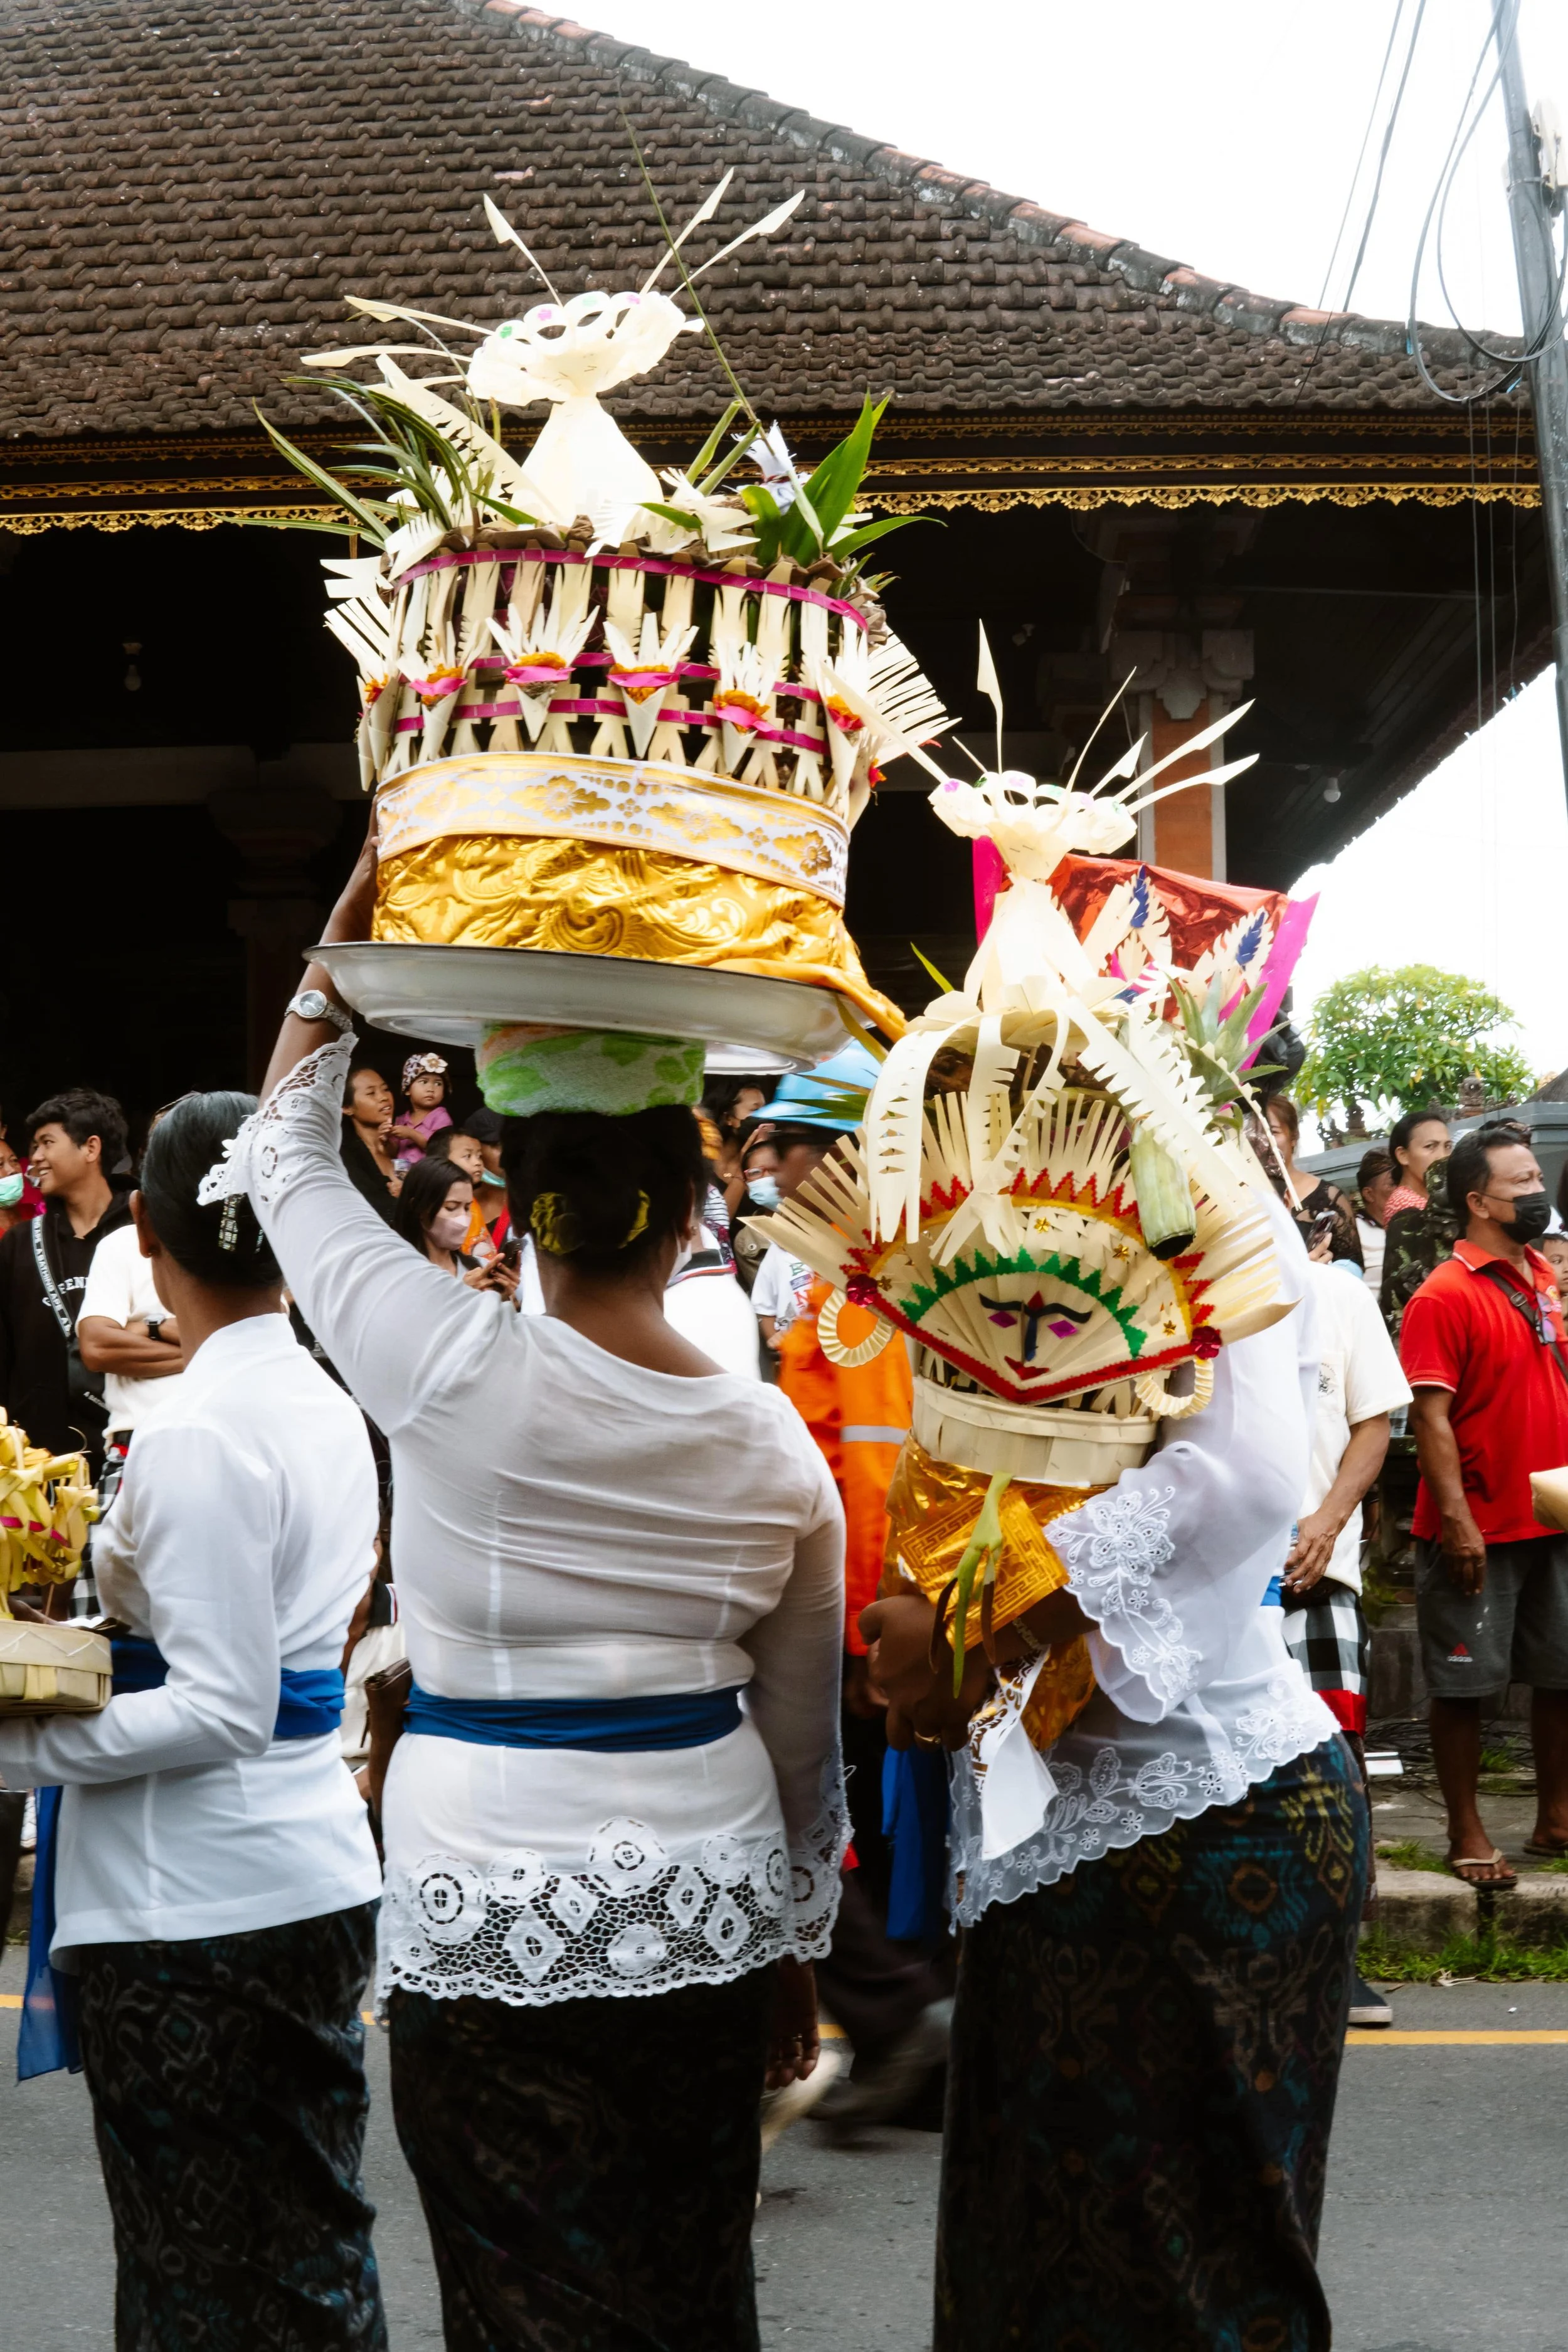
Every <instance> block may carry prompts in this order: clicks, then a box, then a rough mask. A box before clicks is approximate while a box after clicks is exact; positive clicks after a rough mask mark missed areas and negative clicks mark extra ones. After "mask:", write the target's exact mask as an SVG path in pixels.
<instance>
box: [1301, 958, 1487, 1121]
mask: <svg viewBox="0 0 1568 2352" xmlns="http://www.w3.org/2000/svg"><path fill="white" fill-rule="evenodd" d="M1515 1026H1517V1024H1516V1022H1515V1019H1514V1015H1513V1014H1512V1013H1510V1010H1509V1008H1508V1006H1507V1005H1506V1004H1504V1003H1502V1002H1501V1000H1500V998H1498V997H1496V996H1494V995H1493V994H1492V993H1491V992H1490V990H1489V989H1487V988H1484V987H1483V986H1482V985H1481V983H1480V982H1479V980H1467V979H1466V978H1465V976H1464V974H1463V973H1462V972H1457V971H1438V970H1437V968H1436V965H1434V964H1429V963H1407V964H1404V965H1402V966H1401V967H1400V969H1399V970H1398V971H1384V970H1383V968H1382V967H1381V966H1380V965H1374V966H1373V968H1372V969H1371V970H1370V971H1352V972H1349V973H1347V974H1346V976H1345V978H1344V979H1343V980H1337V981H1336V982H1334V984H1333V986H1332V987H1331V988H1328V989H1325V990H1324V992H1323V993H1322V995H1321V996H1320V997H1319V999H1318V1001H1317V1003H1315V1004H1314V1005H1313V1007H1312V1018H1311V1022H1310V1027H1309V1031H1308V1045H1309V1048H1310V1050H1309V1052H1308V1055H1307V1059H1306V1062H1305V1064H1304V1065H1303V1066H1302V1069H1301V1073H1300V1078H1299V1079H1298V1081H1297V1086H1298V1091H1299V1093H1300V1098H1301V1100H1302V1101H1303V1102H1305V1103H1307V1104H1309V1105H1310V1107H1311V1108H1312V1109H1313V1110H1315V1111H1316V1112H1317V1113H1318V1114H1319V1116H1320V1117H1321V1118H1328V1117H1333V1118H1338V1119H1340V1120H1341V1121H1342V1123H1343V1124H1344V1125H1346V1126H1348V1127H1350V1128H1352V1129H1355V1128H1357V1127H1359V1126H1360V1125H1361V1124H1362V1121H1363V1118H1365V1116H1366V1114H1367V1113H1369V1112H1373V1113H1392V1114H1393V1115H1394V1117H1397V1116H1398V1115H1399V1113H1400V1112H1402V1111H1406V1110H1416V1109H1419V1108H1421V1107H1422V1106H1423V1105H1424V1104H1426V1103H1429V1102H1432V1103H1457V1102H1458V1098H1459V1088H1460V1087H1461V1086H1462V1085H1463V1084H1464V1082H1465V1080H1466V1078H1467V1077H1468V1076H1469V1074H1470V1072H1471V1071H1472V1070H1474V1071H1475V1072H1476V1073H1477V1074H1478V1076H1479V1077H1480V1079H1481V1081H1482V1083H1483V1084H1484V1086H1485V1087H1486V1090H1487V1099H1488V1101H1489V1102H1515V1101H1517V1100H1518V1099H1519V1097H1521V1095H1525V1094H1528V1093H1529V1092H1530V1090H1531V1087H1532V1085H1533V1084H1534V1080H1533V1078H1532V1077H1531V1069H1530V1065H1529V1063H1528V1062H1527V1061H1526V1060H1525V1058H1524V1055H1522V1054H1521V1053H1520V1052H1519V1050H1518V1048H1517V1047H1516V1046H1512V1045H1498V1044H1497V1043H1495V1042H1489V1041H1494V1040H1495V1037H1496V1033H1497V1032H1498V1031H1499V1030H1500V1029H1511V1028H1514V1027H1515Z"/></svg>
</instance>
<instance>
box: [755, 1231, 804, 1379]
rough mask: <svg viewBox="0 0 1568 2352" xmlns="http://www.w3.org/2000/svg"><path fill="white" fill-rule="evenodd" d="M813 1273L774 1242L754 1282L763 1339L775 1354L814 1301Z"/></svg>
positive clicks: (756, 1315) (756, 1313)
mask: <svg viewBox="0 0 1568 2352" xmlns="http://www.w3.org/2000/svg"><path fill="white" fill-rule="evenodd" d="M812 1280H813V1276H812V1271H811V1268H810V1266H808V1265H802V1264H801V1262H800V1260H799V1258H797V1257H791V1255H790V1254H789V1252H788V1250H785V1249H780V1247H779V1245H778V1244H777V1242H770V1243H769V1244H768V1247H767V1251H766V1254H765V1255H764V1256H763V1262H762V1264H761V1265H759V1266H758V1268H757V1275H756V1280H755V1281H754V1282H753V1283H752V1314H753V1315H754V1316H755V1317H756V1318H757V1320H758V1322H759V1323H760V1324H761V1325H762V1327H763V1340H764V1341H765V1343H766V1344H767V1346H768V1347H770V1348H771V1349H773V1352H774V1354H775V1355H776V1354H777V1353H778V1349H779V1343H780V1342H781V1340H782V1339H783V1338H784V1333H785V1332H786V1331H787V1330H788V1329H789V1327H790V1325H791V1324H792V1323H793V1322H795V1319H796V1318H797V1317H798V1316H801V1315H804V1314H805V1312H806V1310H807V1307H809V1305H810V1302H811V1285H812Z"/></svg>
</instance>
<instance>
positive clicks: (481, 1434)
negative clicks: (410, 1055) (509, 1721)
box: [235, 1040, 847, 2005]
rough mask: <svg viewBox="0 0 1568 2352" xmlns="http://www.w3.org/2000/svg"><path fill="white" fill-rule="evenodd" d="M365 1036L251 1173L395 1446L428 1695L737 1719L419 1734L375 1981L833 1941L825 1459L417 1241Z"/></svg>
mask: <svg viewBox="0 0 1568 2352" xmlns="http://www.w3.org/2000/svg"><path fill="white" fill-rule="evenodd" d="M351 1053H352V1040H349V1041H343V1042H334V1043H333V1044H331V1045H326V1046H324V1047H322V1048H321V1049H320V1050H319V1051H318V1052H317V1053H315V1054H313V1055H310V1057H309V1058H308V1059H307V1060H306V1061H304V1062H302V1063H301V1064H300V1066H299V1067H298V1068H297V1069H296V1070H295V1071H293V1072H292V1073H291V1074H290V1075H289V1076H288V1077H287V1078H285V1079H284V1080H283V1082H282V1084H281V1085H280V1086H279V1088H278V1089H277V1091H276V1092H275V1093H274V1095H273V1096H272V1097H271V1098H270V1099H269V1100H268V1103H267V1104H266V1105H265V1106H264V1107H263V1108H262V1110H261V1111H260V1112H259V1113H258V1116H257V1118H255V1119H254V1120H252V1121H250V1122H249V1123H248V1124H247V1129H246V1130H245V1132H244V1134H243V1135H242V1137H241V1139H239V1141H238V1142H237V1145H236V1147H235V1160H236V1163H237V1166H238V1167H239V1168H240V1169H241V1170H243V1171H244V1173H245V1175H246V1179H247V1185H248V1188H249V1191H250V1196H251V1199H252V1201H253V1202H254V1203H255V1205H256V1208H257V1211H258V1214H259V1216H260V1219H261V1222H262V1223H263V1225H264V1226H265V1227H266V1229H267V1233H268V1238H269V1239H270V1240H271V1242H272V1244H273V1247H274V1249H275V1250H276V1252H277V1254H278V1256H279V1261H280V1262H281V1264H282V1266H283V1269H284V1272H285V1275H286V1276H287V1278H288V1281H289V1287H290V1288H291V1289H292V1291H293V1292H294V1294H295V1296H296V1297H297V1298H298V1299H299V1302H300V1309H301V1311H302V1313H303V1314H304V1317H305V1319H306V1321H307V1322H308V1323H309V1325H310V1328H311V1330H312V1331H313V1332H314V1333H315V1334H316V1336H317V1338H318V1339H319V1340H320V1341H321V1346H322V1348H323V1349H325V1351H326V1353H327V1355H328V1356H329V1357H330V1359H331V1361H332V1363H333V1364H334V1365H335V1366H336V1367H337V1369H338V1370H339V1371H340V1373H341V1374H342V1377H343V1379H344V1380H345V1381H347V1382H348V1384H349V1386H350V1388H351V1389H352V1390H353V1393H354V1395H355V1396H356V1397H357V1398H358V1399H359V1401H360V1402H361V1403H362V1404H363V1406H364V1408H365V1411H366V1412H369V1413H370V1414H371V1416H372V1418H373V1419H374V1421H375V1422H376V1423H379V1425H380V1427H381V1428H382V1429H384V1431H385V1433H386V1435H387V1437H388V1439H389V1441H390V1444H391V1449H392V1462H393V1475H394V1485H395V1502H394V1511H395V1523H394V1524H395V1536H394V1546H395V1559H396V1564H397V1591H398V1602H399V1610H400V1614H401V1618H402V1622H403V1624H404V1627H405V1632H406V1634H407V1641H408V1655H409V1658H410V1661H411V1663H412V1664H413V1668H414V1675H415V1679H416V1682H417V1683H418V1684H419V1685H420V1686H421V1688H423V1689H424V1690H426V1691H429V1692H432V1693H434V1694H436V1695H437V1696H440V1697H446V1698H468V1699H487V1700H496V1699H512V1698H517V1699H522V1698H549V1699H561V1698H583V1699H592V1698H598V1699H603V1698H608V1697H614V1698H623V1697H636V1696H668V1695H674V1694H679V1693H687V1692H700V1691H715V1690H724V1689H727V1688H731V1687H734V1686H736V1685H744V1686H745V1687H744V1696H743V1699H742V1707H743V1716H742V1722H741V1724H740V1727H739V1728H738V1729H736V1730H734V1731H732V1732H731V1733H729V1734H728V1735H727V1736H726V1737H724V1738H721V1739H718V1740H715V1741H714V1742H712V1743H711V1744H710V1745H709V1746H706V1747H700V1748H681V1749H679V1750H675V1751H666V1752H653V1753H647V1752H642V1753H636V1754H605V1753H599V1752H593V1751H585V1750H583V1749H574V1748H513V1747H491V1746H488V1745H485V1746H479V1745H474V1744H470V1743H469V1742H467V1741H463V1740H457V1739H450V1738H438V1737H435V1736H429V1735H425V1734H416V1733H414V1732H407V1733H405V1735H404V1737H403V1738H402V1739H401V1740H400V1741H399V1743H398V1745H397V1748H396V1749H395V1753H394V1756H393V1760H392V1765H391V1769H390V1771H389V1773H388V1776H387V1782H386V1789H385V1795H384V1810H383V1820H384V1835H385V1843H386V1889H385V1897H384V1903H383V1907H382V1919H381V1969H380V1984H381V1991H382V1995H383V1997H384V1996H385V1994H386V1993H387V1992H388V1991H389V1990H391V1989H392V1987H394V1986H395V1985H405V1986H408V1987H411V1988H414V1989H416V1990H422V1991H425V1992H428V1993H432V1994H436V1995H437V1996H455V1995H458V1994H462V1993H476V1994H479V1995H483V1996H488V1997H489V1998H491V1999H496V2000H507V2001H511V2002H514V2003H518V2004H520V2005H531V2004H539V2003H543V2002H548V2001H552V2000H565V1999H567V1998H572V1997H580V1996H582V1995H584V1994H605V1993H609V1994H625V1993H657V1992H664V1991H668V1990H672V1989H673V1988H675V1987H677V1986H680V1985H688V1984H698V1983H710V1984H711V1983H721V1982H724V1981H726V1980H728V1979H731V1978H734V1977H737V1976H739V1975H741V1974H742V1973H743V1972H744V1971H746V1970H748V1969H754V1968H757V1967H759V1966H761V1965H762V1964H763V1963H764V1962H766V1961H769V1960H771V1959H773V1958H776V1957H777V1956H778V1955H779V1954H781V1953H785V1952H788V1953H794V1954H795V1955H796V1956H798V1957H800V1958H811V1957H813V1956H815V1955H818V1954H820V1953H822V1952H823V1951H825V1950H826V1945H827V1939H828V1935H829V1932H830V1930H831V1927H832V1922H833V1917H834V1914H835V1912H836V1910H837V1887H838V1877H837V1874H838V1865H839V1863H840V1860H841V1858H842V1855H843V1852H844V1848H845V1844H846V1843H847V1819H846V1814H845V1808H844V1797H843V1780H842V1772H841V1768H840V1764H839V1758H838V1690H839V1674H840V1660H839V1652H840V1647H841V1642H842V1620H843V1606H844V1601H843V1555H844V1523H843V1514H842V1511H841V1509H840V1507H839V1503H838V1497H837V1492H836V1490H835V1488H834V1486H833V1482H832V1480H831V1478H830V1477H829V1475H828V1473H827V1470H826V1465H825V1464H824V1462H823V1459H822V1456H821V1454H819V1453H818V1451H817V1449H816V1446H815V1444H813V1443H812V1440H811V1437H810V1435H809V1433H807V1431H806V1429H805V1424H804V1423H802V1422H801V1420H800V1418H799V1416H798V1414H797V1413H796V1412H795V1410H794V1408H793V1407H792V1406H791V1405H790V1404H789V1403H788V1402H787V1401H786V1400H785V1399H784V1397H783V1396H782V1395H781V1394H780V1393H779V1391H777V1390H774V1389H770V1388H766V1387H764V1386H763V1385H762V1383H760V1382H758V1381H742V1380H740V1379H737V1378H735V1377H734V1376H733V1375H731V1374H729V1373H719V1374H714V1375H712V1376H710V1377H709V1378H705V1379H700V1380H684V1379H679V1378H677V1377H675V1376H673V1375H670V1374H668V1373H663V1372H655V1371H647V1370H642V1369H641V1368H639V1367H638V1366H637V1365H634V1364H628V1363H624V1362H622V1361H621V1360H620V1359H619V1358H617V1357H615V1356H611V1355H608V1354H606V1353H605V1350H604V1349H601V1348H597V1347H595V1345H594V1343H593V1342H592V1341H591V1340H589V1339H584V1337H583V1336H582V1334H581V1333H579V1332H577V1331H574V1330H573V1329H572V1328H570V1327H569V1326H568V1325H566V1324H564V1323H561V1322H557V1321H555V1320H553V1319H552V1318H549V1317H546V1316H535V1315H516V1314H513V1313H512V1311H511V1309H510V1306H508V1305H507V1304H506V1303H505V1302H504V1301H503V1300H502V1299H500V1297H496V1296H494V1295H493V1294H488V1293H484V1292H479V1291H474V1290H470V1289H468V1288H467V1287H466V1286H464V1285H463V1284H461V1283H458V1282H454V1281H453V1280H452V1278H451V1276H449V1275H446V1274H442V1273H440V1272H438V1271H437V1268H436V1267H435V1266H433V1265H430V1264H429V1263H428V1261H427V1260H426V1259H425V1258H424V1257H423V1256H421V1255H419V1254H418V1253H417V1252H416V1251H415V1250H412V1249H410V1247H409V1246H408V1244H406V1243H405V1242H404V1241H401V1240H400V1239H399V1238H398V1237H397V1235H396V1234H393V1233H391V1232H390V1231H389V1230H388V1228H387V1226H386V1225H385V1223H384V1222H383V1220H382V1219H381V1218H380V1217H379V1216H378V1215H377V1214H376V1213H375V1211H374V1208H372V1207H371V1205H370V1204H369V1202H366V1201H364V1200H363V1199H362V1198H361V1196H360V1194H359V1193H358V1192H355V1190H354V1188H353V1185H352V1184H351V1183H350V1181H349V1180H348V1178H347V1176H346V1175H345V1173H344V1171H343V1164H342V1157H341V1155H340V1152H339V1150H338V1134H339V1126H340V1110H339V1104H340V1100H341V1097H342V1086H343V1079H344V1076H345V1075H346V1073H347V1070H348V1066H349V1061H350V1058H351Z"/></svg>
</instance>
